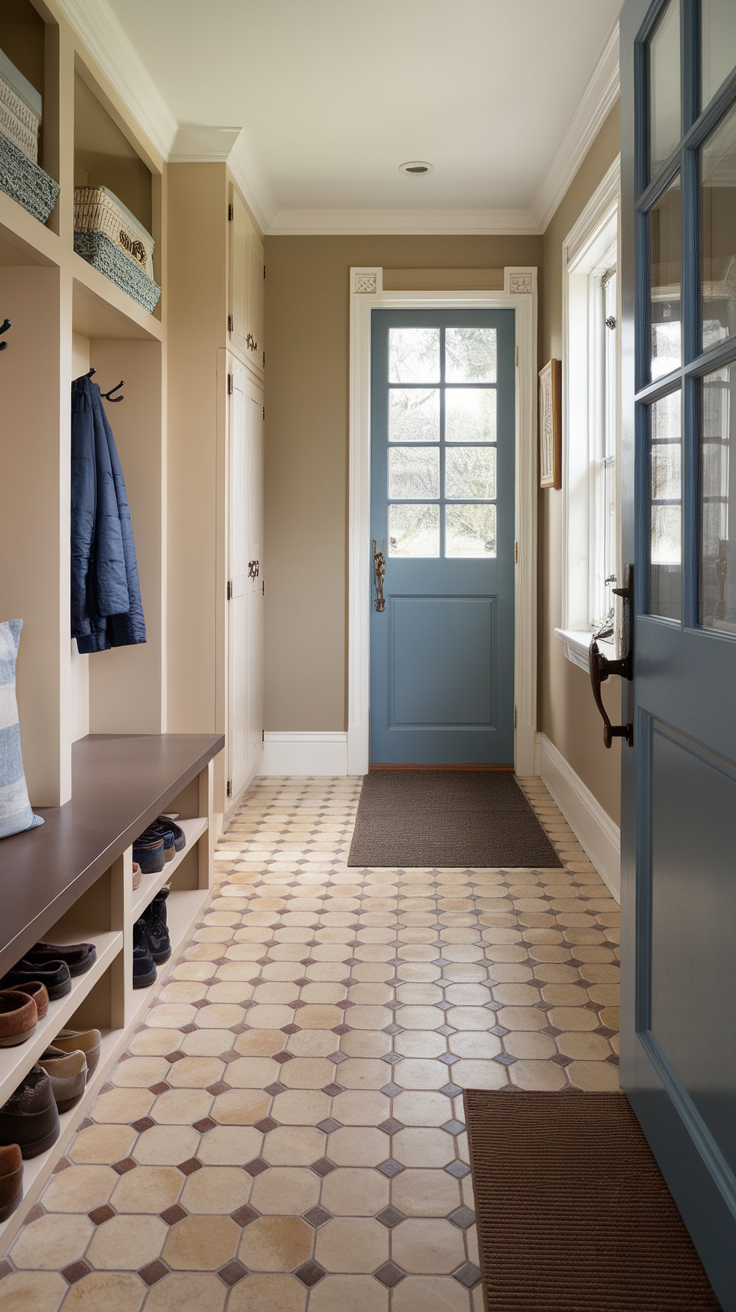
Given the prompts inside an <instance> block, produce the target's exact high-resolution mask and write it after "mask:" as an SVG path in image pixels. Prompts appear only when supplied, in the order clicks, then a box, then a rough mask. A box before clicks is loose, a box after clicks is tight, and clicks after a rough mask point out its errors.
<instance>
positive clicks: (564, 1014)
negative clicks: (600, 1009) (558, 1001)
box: [547, 1007, 601, 1030]
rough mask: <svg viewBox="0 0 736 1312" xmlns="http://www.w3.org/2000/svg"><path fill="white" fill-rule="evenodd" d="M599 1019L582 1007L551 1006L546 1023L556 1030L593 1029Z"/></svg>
mask: <svg viewBox="0 0 736 1312" xmlns="http://www.w3.org/2000/svg"><path fill="white" fill-rule="evenodd" d="M600 1023H601V1022H600V1020H599V1018H598V1016H596V1014H595V1012H594V1011H588V1010H587V1008H584V1007H553V1008H552V1010H551V1011H548V1012H547V1024H548V1025H554V1027H555V1029H558V1030H595V1029H597V1028H598V1026H599V1025H600Z"/></svg>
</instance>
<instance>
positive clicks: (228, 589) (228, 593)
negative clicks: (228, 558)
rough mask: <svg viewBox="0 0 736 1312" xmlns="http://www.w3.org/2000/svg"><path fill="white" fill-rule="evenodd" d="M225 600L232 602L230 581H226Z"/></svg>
mask: <svg viewBox="0 0 736 1312" xmlns="http://www.w3.org/2000/svg"><path fill="white" fill-rule="evenodd" d="M227 599H228V601H232V599H233V585H232V580H231V579H228V581H227Z"/></svg>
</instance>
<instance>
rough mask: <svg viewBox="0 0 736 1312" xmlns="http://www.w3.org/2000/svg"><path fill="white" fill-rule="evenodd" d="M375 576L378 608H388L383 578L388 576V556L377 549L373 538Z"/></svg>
mask: <svg viewBox="0 0 736 1312" xmlns="http://www.w3.org/2000/svg"><path fill="white" fill-rule="evenodd" d="M373 577H374V580H375V584H376V610H379V611H380V610H385V609H386V600H385V598H384V595H383V580H384V579H385V577H386V557H385V555H384V553H383V552H382V551H376V540H375V538H374V539H373Z"/></svg>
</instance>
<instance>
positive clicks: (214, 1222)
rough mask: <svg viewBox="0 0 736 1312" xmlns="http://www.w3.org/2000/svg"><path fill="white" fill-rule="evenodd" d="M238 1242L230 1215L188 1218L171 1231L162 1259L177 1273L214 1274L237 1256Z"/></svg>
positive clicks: (236, 1227)
mask: <svg viewBox="0 0 736 1312" xmlns="http://www.w3.org/2000/svg"><path fill="white" fill-rule="evenodd" d="M239 1240H240V1229H239V1227H238V1226H237V1225H236V1224H235V1222H234V1221H231V1220H230V1217H228V1216H187V1217H185V1218H184V1220H183V1221H179V1222H177V1224H176V1225H173V1226H172V1227H171V1229H170V1230H169V1233H168V1237H167V1239H166V1242H165V1244H164V1247H163V1252H162V1254H161V1256H162V1258H163V1260H164V1262H166V1263H167V1264H168V1266H170V1267H171V1268H172V1269H173V1270H175V1271H215V1270H216V1269H217V1267H219V1266H224V1264H225V1263H226V1262H229V1261H230V1260H231V1258H233V1257H234V1256H235V1254H236V1252H237V1248H238V1242H239Z"/></svg>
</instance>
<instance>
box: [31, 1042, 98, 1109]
mask: <svg viewBox="0 0 736 1312" xmlns="http://www.w3.org/2000/svg"><path fill="white" fill-rule="evenodd" d="M38 1064H39V1066H40V1067H41V1069H42V1070H44V1071H45V1072H46V1074H47V1075H48V1076H49V1078H50V1080H51V1089H52V1092H53V1095H54V1100H55V1102H56V1106H57V1107H58V1109H59V1111H60V1112H68V1111H69V1108H70V1107H73V1106H74V1104H75V1103H77V1102H79V1099H80V1098H81V1096H82V1094H83V1093H84V1089H85V1085H86V1083H87V1058H86V1057H85V1055H84V1053H83V1052H82V1051H81V1050H79V1049H77V1050H75V1051H74V1052H64V1051H63V1050H62V1049H61V1048H55V1047H54V1046H53V1044H52V1045H50V1046H49V1047H48V1048H47V1049H46V1051H45V1052H42V1053H41V1056H40V1057H39V1059H38Z"/></svg>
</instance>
